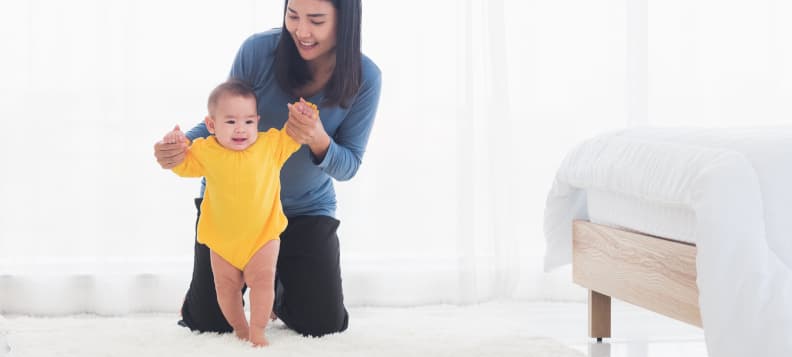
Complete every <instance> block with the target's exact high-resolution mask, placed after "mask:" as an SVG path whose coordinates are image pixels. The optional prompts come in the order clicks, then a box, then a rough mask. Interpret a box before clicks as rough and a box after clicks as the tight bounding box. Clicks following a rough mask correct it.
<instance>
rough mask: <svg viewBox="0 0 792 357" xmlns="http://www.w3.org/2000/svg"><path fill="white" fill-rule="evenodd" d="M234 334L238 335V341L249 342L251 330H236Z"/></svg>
mask: <svg viewBox="0 0 792 357" xmlns="http://www.w3.org/2000/svg"><path fill="white" fill-rule="evenodd" d="M234 334H235V335H236V337H237V338H238V339H240V340H243V341H247V340H248V337H249V336H250V330H248V329H244V330H234Z"/></svg>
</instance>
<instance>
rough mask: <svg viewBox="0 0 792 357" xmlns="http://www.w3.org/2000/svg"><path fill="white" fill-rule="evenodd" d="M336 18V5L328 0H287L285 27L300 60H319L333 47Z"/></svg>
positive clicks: (332, 50) (327, 55)
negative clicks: (298, 53) (300, 57)
mask: <svg viewBox="0 0 792 357" xmlns="http://www.w3.org/2000/svg"><path fill="white" fill-rule="evenodd" d="M336 18H337V17H336V9H335V7H333V3H332V2H330V1H328V0H289V2H288V3H287V4H286V18H285V23H286V30H287V31H289V33H290V34H291V37H292V39H294V45H295V46H297V50H298V51H299V52H300V56H302V58H303V59H304V60H306V61H309V62H310V61H314V60H316V59H319V60H322V59H324V58H327V57H329V55H331V54H332V53H333V52H334V51H335V47H336Z"/></svg>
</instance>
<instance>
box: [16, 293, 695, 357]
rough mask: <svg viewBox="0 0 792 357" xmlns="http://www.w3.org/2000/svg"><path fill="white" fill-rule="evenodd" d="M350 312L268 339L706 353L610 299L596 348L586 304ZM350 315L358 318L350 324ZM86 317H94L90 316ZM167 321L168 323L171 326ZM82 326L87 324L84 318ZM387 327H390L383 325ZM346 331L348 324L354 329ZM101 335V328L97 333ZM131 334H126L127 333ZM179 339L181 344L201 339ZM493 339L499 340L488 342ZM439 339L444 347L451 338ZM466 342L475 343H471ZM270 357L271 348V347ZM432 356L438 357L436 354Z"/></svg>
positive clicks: (666, 325) (643, 354)
mask: <svg viewBox="0 0 792 357" xmlns="http://www.w3.org/2000/svg"><path fill="white" fill-rule="evenodd" d="M350 312H351V314H352V323H353V324H354V323H355V321H357V324H356V325H354V326H352V327H350V332H348V333H345V334H342V335H339V336H336V337H334V338H332V339H329V340H325V341H324V342H322V341H308V340H302V339H301V338H299V336H292V337H290V335H291V334H290V333H283V331H280V330H281V329H282V328H283V327H278V326H274V327H273V328H275V329H274V330H273V331H272V332H273V334H276V337H274V339H279V342H280V343H281V344H283V345H286V344H287V343H292V345H291V346H290V347H289V349H290V350H292V349H295V348H299V347H309V346H310V345H311V344H314V345H315V344H320V345H322V346H324V347H322V346H314V347H319V348H330V347H332V346H333V344H338V343H341V342H349V341H345V340H344V339H351V344H354V345H361V346H363V347H365V344H366V343H369V344H372V345H371V346H369V347H367V348H373V349H379V348H382V346H383V344H382V341H380V338H381V337H377V336H369V332H368V331H362V330H361V328H363V329H364V330H365V329H368V328H372V327H373V326H379V327H376V329H377V330H379V329H382V328H391V329H392V330H393V331H390V332H388V335H389V336H401V337H408V338H409V336H413V337H412V339H411V341H412V342H410V344H408V345H405V346H407V347H409V346H413V345H414V344H417V343H421V341H422V340H424V339H426V340H427V341H424V342H426V343H427V344H435V343H436V341H435V342H433V341H434V340H431V339H429V338H435V339H436V338H437V337H438V336H440V337H442V336H449V337H452V336H453V337H455V338H456V337H459V336H457V335H462V336H464V335H465V334H469V335H470V336H472V337H473V338H476V339H481V340H482V341H491V342H495V341H497V342H495V343H496V344H497V348H505V351H512V350H509V348H508V347H509V345H511V343H509V342H508V341H520V340H523V339H524V338H530V337H533V336H535V337H550V338H553V339H555V340H557V341H559V342H561V343H563V344H565V345H567V346H570V347H572V348H573V349H576V350H578V351H580V352H582V353H583V354H584V355H587V356H590V357H628V356H629V357H659V356H676V357H705V356H707V352H706V347H705V344H704V336H703V332H702V330H701V329H699V328H697V327H693V326H690V325H687V324H684V323H681V322H678V321H674V320H672V319H669V318H666V317H663V316H660V315H658V314H655V313H652V312H649V311H646V310H643V309H640V308H637V307H634V306H632V305H629V304H626V303H623V302H620V301H616V300H614V301H613V306H612V321H613V325H612V333H613V336H614V338H612V339H606V340H605V341H603V342H602V343H597V342H595V341H593V340H591V339H589V338H588V337H587V335H586V332H587V331H586V328H587V327H586V313H587V307H586V305H585V304H582V303H537V302H516V301H499V302H491V303H485V304H480V305H473V306H464V307H450V306H424V307H416V308H409V309H399V308H365V307H357V308H351V309H350ZM156 316H159V317H158V320H156V321H159V322H156V323H157V324H158V325H160V326H159V327H156V328H158V329H160V330H159V331H160V332H159V333H160V334H171V333H177V335H174V336H176V337H177V338H178V337H180V336H181V335H179V334H178V333H180V332H182V331H181V329H180V328H178V327H176V326H175V322H176V316H175V314H174V315H173V316H171V315H170V314H165V315H163V314H158V315H156ZM356 316H357V320H355V318H356ZM17 318H19V317H13V316H9V319H8V321H7V322H8V323H9V324H10V325H9V326H13V325H14V323H13V322H14V321H12V320H14V319H17ZM78 318H79V317H78ZM88 318H89V319H91V318H93V319H95V318H96V317H88ZM39 320H41V321H39ZM171 320H173V321H172V324H171ZM369 320H373V321H369ZM403 320H406V322H407V324H404V323H403V322H402V321H403ZM17 321H21V320H17ZM35 321H39V323H37V324H39V325H41V323H42V321H43V326H44V327H47V328H46V329H42V328H41V326H38V327H34V328H31V329H30V330H31V331H43V330H47V329H50V330H51V329H53V328H56V326H54V325H50V324H55V323H56V321H57V319H55V320H50V321H51V322H47V321H48V320H46V319H35ZM128 321H129V324H136V323H137V324H140V323H144V322H143V321H142V320H138V319H130V320H128ZM367 321H368V322H367ZM88 322H90V321H89V320H88ZM70 323H71V324H72V326H74V323H75V321H73V320H72V321H70ZM400 323H401V325H400ZM367 324H368V325H367ZM372 324H373V325H372ZM383 324H384V326H383ZM388 324H390V325H391V326H388ZM34 325H35V323H34ZM353 327H355V329H354V330H353ZM65 330H68V329H65ZM144 330H147V328H131V331H144ZM284 331H285V330H284ZM105 332H107V331H103V332H102V333H105ZM107 333H110V334H111V335H112V334H117V332H112V333H111V332H107ZM89 334H90V333H89ZM134 334H135V333H134V332H133V333H130V334H128V335H134ZM278 334H280V335H278ZM405 334H406V335H405ZM421 335H423V336H424V337H421V338H419V337H418V336H421ZM185 336H186V338H188V341H202V340H196V339H194V338H190V337H189V336H187V335H185ZM185 336H181V337H185ZM497 336H500V337H502V338H497V339H493V338H494V337H497ZM2 337H3V336H0V340H2ZM141 338H142V337H141ZM289 338H297V339H296V340H294V341H292V342H289V341H291V340H289ZM399 339H401V338H399ZM227 340H229V341H232V340H233V339H231V338H230V337H229V338H228V339H227ZM441 340H442V338H441ZM446 340H447V342H450V340H448V339H446ZM300 341H303V342H300ZM0 342H4V341H0ZM203 342H204V343H208V346H216V343H215V342H211V341H209V342H206V341H203ZM227 342H228V341H227ZM473 344H474V345H475V343H473ZM386 345H387V344H386ZM12 346H13V344H12ZM434 346H435V347H433V348H434V349H435V350H436V351H440V352H443V351H446V349H448V348H449V347H448V346H446V345H444V344H440V345H436V344H435V345H434ZM443 346H446V347H443ZM515 346H516V345H515ZM2 347H4V346H0V356H4V352H5V351H4V349H3V348H2ZM391 347H393V346H391ZM476 349H478V348H476ZM490 349H491V348H490ZM493 351H494V350H493ZM271 352H276V351H275V349H272V350H271ZM481 352H483V351H481ZM498 354H499V355H510V353H509V352H506V353H505V354H504V350H500V351H499V353H498ZM12 355H13V354H12ZM436 355H438V356H439V355H442V353H440V354H436Z"/></svg>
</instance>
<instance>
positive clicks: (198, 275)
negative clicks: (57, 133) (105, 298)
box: [154, 0, 381, 336]
mask: <svg viewBox="0 0 792 357" xmlns="http://www.w3.org/2000/svg"><path fill="white" fill-rule="evenodd" d="M360 22H361V4H360V0H332V1H330V0H287V1H286V2H285V6H284V20H283V27H282V28H281V29H275V30H271V31H267V32H263V33H259V34H255V35H253V36H251V37H250V38H248V39H247V40H246V41H245V42H244V43H243V44H242V46H241V48H240V49H239V52H238V53H237V56H236V59H235V60H234V63H233V65H232V67H231V74H230V77H234V78H238V79H241V80H243V81H246V82H248V83H250V84H251V85H252V86H253V88H254V90H255V92H256V98H257V100H258V113H259V115H260V117H261V119H260V121H259V127H258V129H259V131H266V130H267V129H269V128H279V129H280V128H282V127H283V126H284V124H285V123H286V122H288V126H287V130H288V131H289V134H290V135H291V136H292V137H293V138H295V139H296V140H297V141H298V142H300V143H301V144H303V145H302V147H301V148H300V150H299V151H297V152H296V153H295V154H294V155H292V157H291V158H290V159H289V160H288V161H287V162H286V164H285V165H284V166H283V170H282V171H281V183H282V188H281V201H282V204H283V209H284V213H285V214H286V216H287V217H288V221H289V223H288V227H287V228H286V230H285V231H284V232H283V234H282V235H281V250H280V255H279V257H278V263H277V271H276V281H275V304H274V306H273V314H274V315H275V316H277V317H278V318H280V319H281V320H282V321H283V322H284V323H285V324H286V326H288V327H289V328H291V329H293V330H295V331H297V332H299V333H301V334H303V335H308V336H322V335H324V334H328V333H333V332H340V331H344V330H345V329H346V328H347V325H348V321H349V315H348V313H347V311H346V308H345V307H344V297H343V292H342V286H341V270H340V260H339V259H340V254H339V252H340V249H339V241H338V236H337V235H336V230H337V228H338V224H339V221H338V220H336V219H335V218H334V215H335V208H336V200H335V191H334V189H333V182H332V180H333V179H336V180H340V181H344V180H349V179H351V178H352V177H353V176H354V175H355V173H356V172H357V170H358V168H359V167H360V164H361V160H362V157H363V153H364V152H365V148H366V144H367V142H368V137H369V133H370V132H371V127H372V125H373V123H374V116H375V114H376V111H377V104H378V102H379V95H380V83H381V79H380V71H379V68H377V66H376V65H375V64H374V62H372V61H371V60H370V59H368V57H366V56H364V55H363V54H361V52H360ZM300 98H305V99H306V100H308V101H310V102H312V103H316V104H317V105H318V106H319V113H320V117H315V116H314V117H311V116H310V115H308V114H307V113H309V112H310V111H305V110H303V109H304V108H303V107H302V104H297V105H293V106H292V105H288V106H287V104H288V103H294V102H296V101H299V100H300ZM186 135H187V137H188V138H190V139H194V138H197V137H206V136H208V135H209V133H208V131H207V130H206V127H205V126H204V124H199V125H197V126H196V127H194V128H193V129H192V130H190V131H188V132H187V133H186ZM184 150H185V145H182V144H165V143H162V142H158V143H157V144H155V146H154V153H155V156H156V158H157V161H158V162H159V164H160V165H161V166H162V167H163V168H164V169H170V168H172V167H174V166H176V165H177V164H178V163H180V162H181V161H182V160H183V159H184ZM204 187H205V183H202V188H201V193H202V194H201V195H202V196H203V191H204ZM200 203H201V198H198V199H196V207H200ZM198 215H199V216H200V209H199V210H198ZM181 312H182V321H180V324H181V325H183V326H186V327H189V328H190V329H192V330H197V331H202V332H203V331H212V332H231V331H232V329H231V326H229V324H228V323H227V322H226V320H225V319H224V318H223V314H222V313H221V311H220V308H219V307H218V305H217V297H216V294H215V286H214V282H213V280H212V271H211V266H210V259H209V250H208V249H207V247H206V246H204V245H202V244H199V243H198V242H197V241H196V243H195V257H194V265H193V276H192V282H191V283H190V288H189V290H188V291H187V294H186V297H185V300H184V305H183V306H182V310H181Z"/></svg>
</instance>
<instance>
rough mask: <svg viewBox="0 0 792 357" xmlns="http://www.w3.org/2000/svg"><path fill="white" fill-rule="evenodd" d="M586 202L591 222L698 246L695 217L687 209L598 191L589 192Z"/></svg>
mask: <svg viewBox="0 0 792 357" xmlns="http://www.w3.org/2000/svg"><path fill="white" fill-rule="evenodd" d="M586 202H587V203H588V214H589V220H590V221H591V222H594V223H598V224H603V225H607V226H611V227H616V228H620V229H624V230H628V231H634V232H639V233H643V234H647V235H651V236H656V237H663V238H666V239H672V240H676V241H680V242H686V243H692V244H696V237H695V235H694V234H693V233H694V229H695V227H696V214H695V212H693V210H692V209H691V208H690V207H688V206H685V205H681V204H668V203H661V202H653V201H648V200H642V199H639V198H635V197H631V196H628V195H625V194H622V193H618V192H608V191H604V190H597V189H591V190H586Z"/></svg>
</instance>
